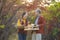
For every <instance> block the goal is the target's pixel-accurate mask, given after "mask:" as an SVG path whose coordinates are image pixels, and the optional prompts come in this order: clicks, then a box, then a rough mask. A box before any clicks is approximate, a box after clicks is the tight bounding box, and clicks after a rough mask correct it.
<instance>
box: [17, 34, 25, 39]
mask: <svg viewBox="0 0 60 40" xmlns="http://www.w3.org/2000/svg"><path fill="white" fill-rule="evenodd" d="M18 40H26V34H25V33H18Z"/></svg>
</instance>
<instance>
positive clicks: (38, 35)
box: [32, 8, 45, 40]
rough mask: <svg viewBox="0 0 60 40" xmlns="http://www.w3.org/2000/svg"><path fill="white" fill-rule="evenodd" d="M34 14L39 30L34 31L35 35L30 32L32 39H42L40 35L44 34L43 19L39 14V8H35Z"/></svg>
mask: <svg viewBox="0 0 60 40" xmlns="http://www.w3.org/2000/svg"><path fill="white" fill-rule="evenodd" d="M35 16H36V20H35V25H39V26H38V27H39V30H38V31H36V35H34V34H32V40H42V35H43V34H44V26H45V19H44V17H43V16H42V15H41V10H40V9H39V8H37V10H35ZM34 37H35V38H36V39H35V38H34Z"/></svg>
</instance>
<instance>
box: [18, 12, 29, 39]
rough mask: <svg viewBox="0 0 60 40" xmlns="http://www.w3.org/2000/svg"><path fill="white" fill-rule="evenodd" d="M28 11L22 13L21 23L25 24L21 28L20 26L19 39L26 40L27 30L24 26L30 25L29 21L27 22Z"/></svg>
mask: <svg viewBox="0 0 60 40" xmlns="http://www.w3.org/2000/svg"><path fill="white" fill-rule="evenodd" d="M27 16H28V15H27V13H26V12H24V13H23V14H22V19H21V20H20V22H21V25H23V26H22V27H21V28H20V27H19V28H18V37H19V40H26V35H27V33H26V31H25V30H24V27H25V26H27V25H28V22H27Z"/></svg>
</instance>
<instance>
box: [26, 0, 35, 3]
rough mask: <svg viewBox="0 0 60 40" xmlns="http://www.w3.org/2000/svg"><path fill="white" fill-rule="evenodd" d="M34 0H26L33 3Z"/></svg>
mask: <svg viewBox="0 0 60 40" xmlns="http://www.w3.org/2000/svg"><path fill="white" fill-rule="evenodd" d="M33 1H34V0H26V2H29V3H31V2H33Z"/></svg>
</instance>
